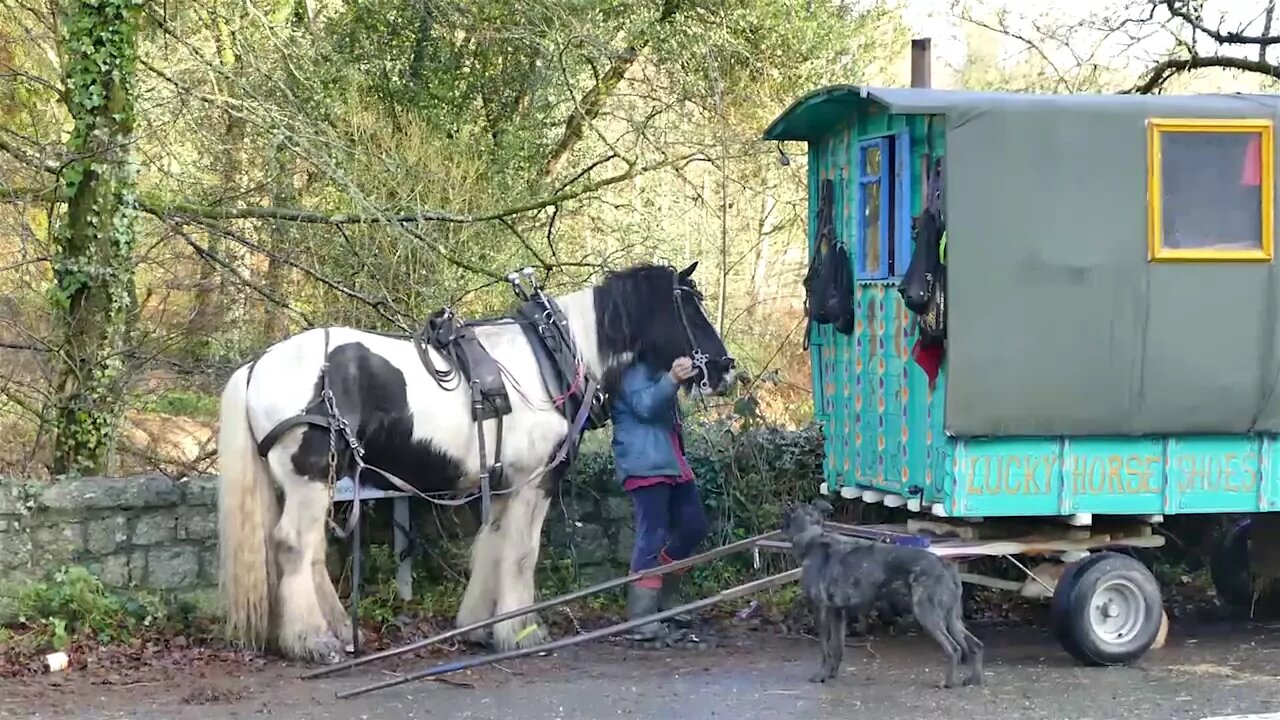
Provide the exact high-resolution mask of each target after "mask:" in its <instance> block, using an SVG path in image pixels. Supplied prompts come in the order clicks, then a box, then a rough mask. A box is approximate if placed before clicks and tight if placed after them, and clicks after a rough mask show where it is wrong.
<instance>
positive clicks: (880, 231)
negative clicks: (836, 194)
mask: <svg viewBox="0 0 1280 720" xmlns="http://www.w3.org/2000/svg"><path fill="white" fill-rule="evenodd" d="M890 140H891V138H887V137H884V138H876V139H875V140H867V141H864V142H862V143H859V144H858V160H857V162H858V279H859V280H884V279H887V278H888V277H889V276H890V273H891V271H892V269H891V266H890V254H891V253H890V248H891V247H892V245H893V243H892V239H893V229H894V228H893V223H892V221H891V216H890V213H889V210H890V208H891V207H892V206H893V203H892V200H891V193H892V192H893V183H892V180H891V177H892V176H891V175H890V172H889V171H890V168H892V167H893V165H892V162H891V159H890V157H889V153H890V147H891V145H890Z"/></svg>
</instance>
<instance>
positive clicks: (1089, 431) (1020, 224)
mask: <svg viewBox="0 0 1280 720" xmlns="http://www.w3.org/2000/svg"><path fill="white" fill-rule="evenodd" d="M1278 116H1280V98H1276V97H1273V96H1257V95H1196V96H1154V97H1153V96H1135V95H1118V96H1117V95H1109V96H1104V95H1075V96H1061V95H1028V94H1013V93H975V92H961V91H942V90H931V89H922V88H911V89H905V88H904V89H879V88H862V87H854V86H847V85H842V86H835V87H828V88H824V89H821V90H818V91H815V92H813V93H811V94H809V95H807V96H805V97H803V98H801V99H799V100H797V101H796V102H795V103H794V104H793V105H792V106H791V107H790V108H788V109H787V110H786V111H785V112H784V113H783V114H782V115H781V116H779V117H778V118H777V119H776V120H775V121H774V122H773V123H772V124H771V126H770V127H769V128H768V129H767V131H766V132H765V135H764V137H765V138H766V139H769V140H775V141H779V142H781V141H804V142H807V143H808V153H809V155H808V157H809V163H808V172H809V188H810V208H809V221H810V246H811V249H812V250H814V251H816V252H815V255H814V257H815V262H821V261H822V260H823V259H824V258H832V257H837V256H838V253H832V252H831V251H833V250H843V251H844V252H847V257H848V259H849V264H850V270H851V272H852V273H853V277H852V282H851V283H850V284H849V285H847V286H846V287H848V290H847V291H846V294H851V296H852V297H851V302H852V307H851V317H849V318H848V322H846V323H843V324H842V323H840V322H828V323H814V324H813V325H812V326H811V327H810V329H809V333H808V343H809V348H810V353H811V358H810V359H811V363H812V371H813V392H814V406H815V415H816V417H817V419H818V421H819V422H820V423H821V425H822V427H823V430H824V433H825V438H826V439H825V442H826V451H827V452H826V466H825V480H824V482H823V485H822V489H823V491H824V492H826V493H833V494H838V495H839V496H841V497H844V498H860V499H861V500H862V501H864V502H883V503H884V504H885V505H888V506H890V507H905V508H907V509H908V510H910V511H913V512H914V513H918V515H915V517H916V518H917V520H916V521H914V522H913V523H912V525H914V529H915V530H917V531H923V530H930V531H933V532H941V533H942V535H944V536H947V535H950V536H952V537H951V538H950V539H946V538H945V537H944V538H942V539H938V540H936V541H932V542H933V546H934V548H935V551H936V552H939V553H940V554H948V555H954V556H957V557H962V558H963V557H972V556H977V555H1003V556H1010V557H1012V556H1013V555H1017V554H1030V555H1037V554H1043V555H1050V556H1056V557H1058V558H1059V559H1062V560H1066V561H1068V562H1069V564H1068V565H1067V566H1066V569H1065V572H1063V573H1062V577H1061V579H1060V580H1059V581H1058V582H1057V585H1056V590H1055V588H1054V587H1053V584H1052V581H1051V580H1047V576H1048V574H1041V573H1037V574H1036V575H1035V576H1034V577H1032V578H1031V580H1030V581H1029V582H1034V583H1036V584H1039V585H1041V586H1042V587H1044V588H1045V590H1047V591H1049V592H1053V595H1054V600H1053V602H1054V611H1055V612H1054V616H1055V621H1056V624H1057V626H1058V635H1059V638H1060V639H1061V640H1062V642H1063V644H1064V646H1065V647H1066V648H1067V649H1068V650H1069V651H1070V652H1071V653H1072V654H1073V655H1075V656H1076V657H1077V658H1079V659H1081V660H1083V661H1085V662H1090V663H1104V664H1105V663H1113V662H1121V661H1126V660H1129V659H1132V658H1135V657H1137V656H1139V655H1141V654H1142V653H1144V652H1145V651H1146V650H1147V649H1148V648H1149V647H1150V645H1151V644H1152V643H1153V642H1154V641H1155V639H1156V637H1157V634H1158V633H1159V631H1160V625H1161V616H1162V607H1161V605H1162V601H1161V598H1160V593H1159V588H1158V585H1157V584H1156V582H1155V580H1154V578H1153V577H1152V576H1151V573H1150V571H1149V570H1148V569H1147V568H1146V566H1145V565H1143V564H1142V563H1140V562H1138V561H1137V560H1135V559H1134V558H1133V557H1132V556H1130V555H1127V554H1125V553H1123V552H1120V553H1117V552H1093V551H1097V550H1104V549H1106V548H1109V547H1110V548H1116V547H1123V546H1130V547H1132V546H1146V547H1153V546H1158V545H1160V544H1162V542H1163V537H1161V536H1160V535H1159V534H1157V533H1154V532H1153V528H1152V526H1153V525H1154V524H1156V523H1159V522H1160V521H1161V520H1162V519H1163V517H1164V516H1166V515H1173V514H1182V513H1270V512H1274V511H1276V510H1277V509H1280V477H1278V472H1280V470H1278V469H1277V468H1280V443H1277V438H1276V434H1277V433H1278V432H1280V395H1278V394H1277V393H1276V390H1277V384H1280V337H1277V322H1278V321H1277V310H1278V309H1280V277H1278V276H1277V268H1276V264H1275V261H1274V237H1273V234H1274V228H1275V217H1274V214H1275V205H1274V195H1273V193H1274V189H1273V188H1274V172H1275V169H1274V168H1275V145H1274V141H1273V132H1274V122H1275V120H1276V118H1277V117H1278ZM913 240H914V241H913ZM839 259H840V260H842V261H843V259H844V257H842V256H841V257H839ZM913 264H914V267H911V268H910V270H909V266H911V265H913ZM823 290H826V291H830V288H829V287H827V288H817V289H815V288H813V287H810V292H811V301H813V297H812V295H813V293H814V292H821V291H823ZM1270 517H1273V516H1266V515H1260V516H1256V518H1255V522H1254V524H1253V527H1252V531H1253V532H1254V533H1255V534H1256V533H1258V532H1262V528H1263V526H1264V525H1265V526H1270V525H1271V524H1272V523H1270V522H1264V519H1269V518H1270ZM1028 518H1036V519H1039V520H1038V521H1037V522H1035V523H1030V524H1028V523H1027V522H1025V520H1026V519H1028ZM1015 519H1022V522H1021V525H1022V526H1023V527H1024V528H1026V527H1027V526H1028V525H1030V527H1031V530H1030V532H1032V533H1033V534H1032V535H1030V536H1028V535H1027V532H1028V531H1027V530H1026V529H1024V530H1022V531H1020V532H1021V534H1017V533H1015V532H1014V531H1013V530H1012V529H1011V525H1012V524H1014V523H1015V522H1016V520H1015ZM957 521H959V522H957ZM956 535H958V536H959V539H957V538H956V537H955V536H956ZM975 538H976V539H975ZM1254 547H1255V548H1257V547H1258V544H1257V543H1255V544H1254ZM1257 554H1258V553H1257V552H1256V550H1255V552H1254V555H1255V556H1256V555H1257ZM1254 561H1255V565H1256V564H1257V561H1258V558H1257V557H1255V558H1254ZM1058 569H1059V570H1061V569H1062V568H1061V566H1059V567H1058ZM1222 575H1223V574H1222V573H1219V577H1222ZM967 579H970V580H973V581H978V582H982V581H983V579H982V578H979V577H975V576H968V578H967ZM1236 579H1237V580H1239V577H1237V578H1236ZM995 584H996V585H997V586H999V583H998V582H997V583H995ZM1237 584H1238V583H1237ZM1015 585H1016V584H1015ZM1046 594H1047V593H1046ZM1239 594H1240V593H1236V595H1239ZM1246 594H1247V593H1246Z"/></svg>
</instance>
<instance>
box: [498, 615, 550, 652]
mask: <svg viewBox="0 0 1280 720" xmlns="http://www.w3.org/2000/svg"><path fill="white" fill-rule="evenodd" d="M550 639H551V636H550V635H549V634H548V633H547V631H546V630H544V629H543V627H542V625H541V624H540V623H538V622H537V621H534V622H531V623H528V624H526V625H524V626H523V627H517V626H514V625H512V626H505V627H504V626H503V625H501V624H499V625H498V626H497V627H495V628H494V629H493V645H494V647H495V648H497V649H498V651H499V652H506V651H508V650H527V649H529V648H534V647H537V646H539V645H543V644H545V643H546V642H547V641H548V640H550Z"/></svg>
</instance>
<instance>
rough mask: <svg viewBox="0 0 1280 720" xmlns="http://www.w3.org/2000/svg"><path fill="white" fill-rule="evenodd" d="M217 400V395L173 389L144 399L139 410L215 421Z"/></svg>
mask: <svg viewBox="0 0 1280 720" xmlns="http://www.w3.org/2000/svg"><path fill="white" fill-rule="evenodd" d="M219 400H220V398H219V397H218V396H217V395H211V394H209V393H202V392H199V391H195V390H183V389H180V388H174V389H170V390H166V391H164V392H162V393H160V394H158V395H155V396H152V397H149V398H146V399H145V400H144V401H143V403H142V408H141V409H143V410H145V411H147V412H154V413H163V414H165V415H177V416H179V417H189V418H197V419H200V420H215V419H217V417H218V402H219Z"/></svg>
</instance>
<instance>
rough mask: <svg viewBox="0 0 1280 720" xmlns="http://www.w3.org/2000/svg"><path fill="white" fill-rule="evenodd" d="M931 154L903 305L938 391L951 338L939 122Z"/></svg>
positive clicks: (917, 354) (916, 353)
mask: <svg viewBox="0 0 1280 720" xmlns="http://www.w3.org/2000/svg"><path fill="white" fill-rule="evenodd" d="M926 146H927V148H928V150H927V152H926V154H925V167H926V173H927V174H926V183H925V187H926V189H927V192H926V194H925V199H924V207H923V208H921V211H920V215H919V216H918V217H916V218H915V219H914V221H913V222H912V234H913V236H914V238H913V239H914V241H915V251H914V252H913V253H912V255H911V263H910V264H909V265H908V266H907V271H906V273H904V274H903V277H902V281H901V282H900V283H898V293H899V294H900V295H901V296H902V300H903V304H904V305H906V306H907V309H908V310H910V311H911V312H912V313H913V314H914V315H915V316H916V327H917V329H918V334H917V338H916V343H915V346H914V347H913V348H912V350H911V356H912V358H913V359H914V360H915V361H916V363H917V364H918V365H920V368H921V369H922V370H924V372H925V374H926V375H927V376H928V378H929V386H930V387H933V386H934V383H935V382H936V381H937V378H938V373H939V371H940V368H941V367H942V359H943V356H944V354H945V352H946V339H947V217H946V210H945V205H944V203H943V191H944V183H945V178H944V176H943V172H942V160H941V158H938V157H936V156H935V155H934V151H933V118H932V117H931V118H930V119H929V121H928V123H927V129H926Z"/></svg>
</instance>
